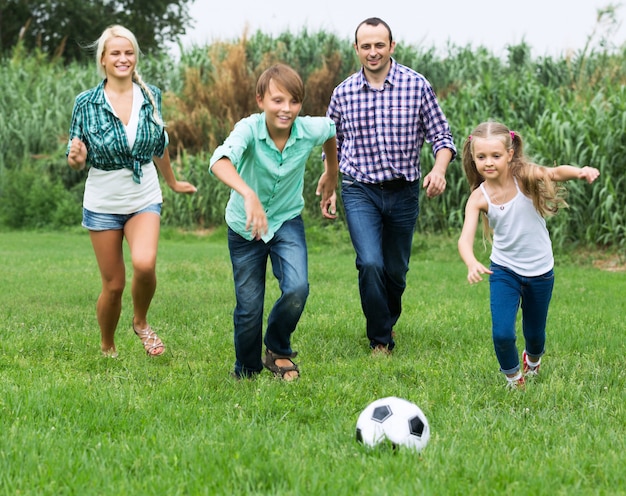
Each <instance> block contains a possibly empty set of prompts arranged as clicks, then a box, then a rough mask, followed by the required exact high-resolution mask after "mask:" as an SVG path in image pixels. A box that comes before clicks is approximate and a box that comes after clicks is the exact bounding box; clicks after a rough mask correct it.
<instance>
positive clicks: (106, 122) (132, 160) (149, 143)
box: [65, 80, 169, 183]
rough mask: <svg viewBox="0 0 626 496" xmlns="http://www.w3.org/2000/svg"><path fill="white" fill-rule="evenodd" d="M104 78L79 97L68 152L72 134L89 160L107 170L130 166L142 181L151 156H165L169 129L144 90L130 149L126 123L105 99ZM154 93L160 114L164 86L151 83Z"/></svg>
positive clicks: (97, 167)
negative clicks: (135, 131)
mask: <svg viewBox="0 0 626 496" xmlns="http://www.w3.org/2000/svg"><path fill="white" fill-rule="evenodd" d="M104 83H105V80H103V81H102V82H101V83H100V84H99V85H98V86H96V87H95V88H92V89H90V90H87V91H84V92H82V93H81V94H80V95H78V96H77V97H76V100H75V102H74V110H73V111H72V123H71V125H70V135H69V141H68V145H67V150H66V152H65V154H66V155H67V154H69V151H70V143H71V141H72V139H73V138H78V139H80V140H81V141H82V142H83V143H85V146H86V147H87V163H88V164H89V165H90V166H91V167H95V168H96V169H101V170H105V171H109V170H119V169H123V168H127V169H130V170H132V171H133V181H135V182H136V183H140V182H141V176H142V175H143V172H142V170H141V166H142V165H143V164H148V163H150V162H152V157H154V156H157V157H162V156H163V154H164V153H165V148H166V147H167V145H168V141H169V139H168V136H167V132H166V131H165V128H164V126H163V125H161V124H158V123H157V122H156V121H155V120H154V116H153V115H152V113H153V112H152V110H153V109H152V105H151V104H150V100H149V99H148V97H147V96H146V95H145V92H144V91H143V90H142V93H143V94H144V101H143V104H142V106H141V110H140V111H139V124H138V128H137V137H136V139H135V144H134V145H133V148H132V149H131V148H130V146H129V144H128V138H127V137H126V131H125V130H124V124H123V123H122V121H121V120H120V119H119V118H117V117H116V116H115V114H114V112H113V109H112V108H111V106H110V105H109V104H108V102H107V101H106V98H105V95H104ZM148 87H149V88H150V91H152V94H153V95H154V101H155V102H156V105H157V110H158V113H159V115H161V90H159V88H157V87H156V86H152V85H148Z"/></svg>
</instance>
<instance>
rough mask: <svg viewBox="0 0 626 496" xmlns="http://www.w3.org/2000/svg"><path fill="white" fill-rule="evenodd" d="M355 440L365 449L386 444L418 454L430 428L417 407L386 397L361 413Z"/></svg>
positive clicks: (426, 439)
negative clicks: (363, 445)
mask: <svg viewBox="0 0 626 496" xmlns="http://www.w3.org/2000/svg"><path fill="white" fill-rule="evenodd" d="M356 439H357V441H359V442H361V443H363V444H365V445H367V446H376V445H378V444H380V443H384V442H389V443H391V445H392V446H393V447H394V448H397V447H399V446H404V447H407V448H410V449H413V450H416V451H421V450H422V449H424V448H425V447H426V445H427V444H428V440H429V439H430V426H429V425H428V420H427V419H426V415H424V412H422V410H421V409H420V408H419V407H418V406H417V405H415V404H414V403H411V402H410V401H407V400H405V399H402V398H397V397H395V396H389V397H388V398H381V399H379V400H376V401H373V402H372V403H370V404H369V405H367V406H366V407H365V409H364V410H363V411H362V412H361V414H360V415H359V418H358V419H357V421H356Z"/></svg>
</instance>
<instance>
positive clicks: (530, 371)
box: [522, 350, 541, 377]
mask: <svg viewBox="0 0 626 496" xmlns="http://www.w3.org/2000/svg"><path fill="white" fill-rule="evenodd" d="M522 364H523V365H522V370H523V371H524V375H525V376H527V377H528V376H536V375H539V367H541V358H540V359H539V361H538V362H537V365H535V366H534V367H531V366H530V365H528V355H527V354H526V350H524V353H522Z"/></svg>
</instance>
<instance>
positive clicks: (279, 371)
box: [263, 349, 300, 380]
mask: <svg viewBox="0 0 626 496" xmlns="http://www.w3.org/2000/svg"><path fill="white" fill-rule="evenodd" d="M297 354H298V352H297V351H294V352H293V353H292V354H291V355H277V354H276V353H273V352H272V351H270V350H267V349H266V350H265V357H263V366H264V367H265V368H266V369H268V370H270V371H271V372H273V373H274V375H275V376H276V377H280V378H281V379H285V374H286V373H287V372H292V371H293V372H296V373H297V375H296V376H294V377H289V378H288V379H286V380H293V379H297V378H298V377H300V369H298V366H297V365H296V364H295V363H294V362H293V360H292V358H295V357H296V355H297ZM281 359H283V360H289V361H290V362H291V365H288V366H286V367H280V366H279V365H276V360H281Z"/></svg>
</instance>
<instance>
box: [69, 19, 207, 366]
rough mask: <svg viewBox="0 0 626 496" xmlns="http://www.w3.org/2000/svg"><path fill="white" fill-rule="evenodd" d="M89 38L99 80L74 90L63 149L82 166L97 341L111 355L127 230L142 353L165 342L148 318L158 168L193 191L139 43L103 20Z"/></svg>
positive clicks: (177, 187) (175, 184) (175, 185)
mask: <svg viewBox="0 0 626 496" xmlns="http://www.w3.org/2000/svg"><path fill="white" fill-rule="evenodd" d="M94 46H95V48H96V63H97V68H98V73H99V75H100V76H101V77H102V81H101V82H100V84H98V86H96V87H95V88H92V89H89V90H87V91H84V92H82V93H81V94H79V95H78V96H77V97H76V101H75V103H74V110H73V113H72V122H71V125H70V132H69V143H68V146H67V151H66V154H67V161H68V164H69V166H70V167H71V168H73V169H76V170H81V169H83V168H85V166H86V165H88V166H89V174H88V177H87V181H86V183H85V193H84V197H83V222H82V225H83V227H85V228H87V229H88V230H89V234H90V237H91V243H92V245H93V249H94V252H95V255H96V260H97V262H98V267H99V268H100V275H101V278H102V291H101V293H100V296H99V297H98V301H97V305H96V314H97V318H98V324H99V326H100V333H101V349H102V353H103V354H104V355H106V356H112V357H115V356H117V350H116V347H115V340H114V336H115V331H116V328H117V324H118V321H119V318H120V314H121V310H122V293H123V291H124V286H125V282H126V275H125V264H124V257H123V250H122V243H123V240H124V238H126V242H127V243H128V246H129V248H130V254H131V261H132V267H133V278H132V288H131V291H132V300H133V321H132V327H133V330H134V332H135V334H137V336H138V337H139V339H140V340H141V342H142V345H143V347H144V349H145V351H146V353H147V354H148V355H149V356H157V355H161V354H162V353H163V352H164V351H165V346H164V345H163V342H162V341H161V339H159V337H158V336H157V334H156V333H155V332H154V331H153V330H152V328H151V327H150V325H149V324H148V320H147V319H148V317H147V315H148V309H149V307H150V303H151V301H152V298H153V296H154V293H155V290H156V272H155V267H156V256H157V245H158V240H159V231H160V221H161V217H160V214H161V205H162V202H163V197H162V193H161V188H160V184H159V178H158V173H157V169H158V171H159V172H160V173H161V176H162V177H163V179H164V181H165V182H166V183H167V185H168V186H169V187H170V188H171V189H172V190H173V191H175V192H177V193H187V194H190V193H194V192H195V191H196V188H195V187H194V186H193V185H191V184H189V183H188V182H184V181H178V180H177V179H176V177H175V175H174V172H173V170H172V167H171V164H170V158H169V153H168V150H167V145H168V136H167V132H166V131H165V126H164V123H163V119H162V117H161V92H160V90H159V89H158V88H156V87H155V86H152V85H148V84H146V83H145V82H144V81H143V80H142V79H141V77H140V76H139V73H138V72H137V62H138V58H139V46H138V45H137V40H136V38H135V36H134V35H133V33H132V32H131V31H129V30H128V29H126V28H124V27H122V26H110V27H109V28H107V29H106V30H105V31H104V32H103V33H102V35H101V36H100V38H99V39H98V41H97V42H96V43H94Z"/></svg>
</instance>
